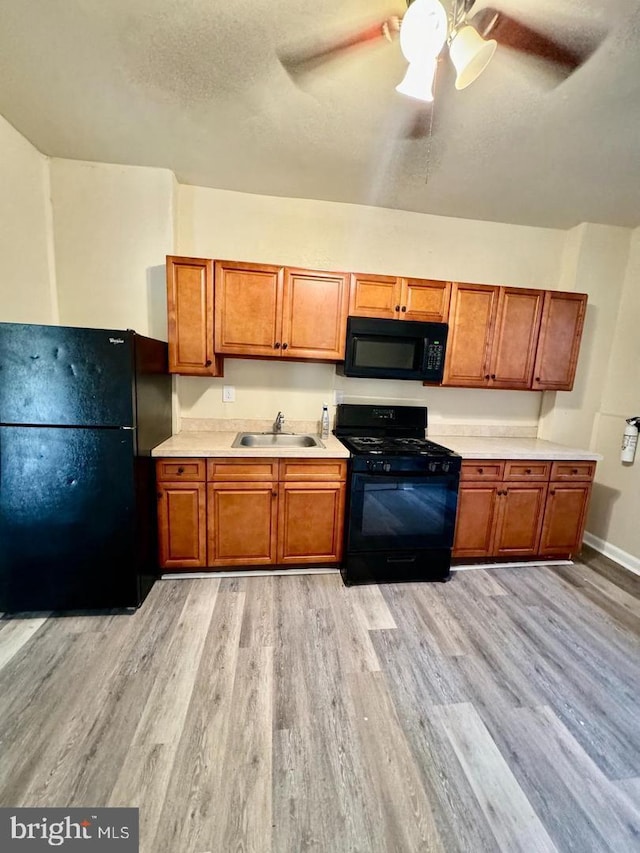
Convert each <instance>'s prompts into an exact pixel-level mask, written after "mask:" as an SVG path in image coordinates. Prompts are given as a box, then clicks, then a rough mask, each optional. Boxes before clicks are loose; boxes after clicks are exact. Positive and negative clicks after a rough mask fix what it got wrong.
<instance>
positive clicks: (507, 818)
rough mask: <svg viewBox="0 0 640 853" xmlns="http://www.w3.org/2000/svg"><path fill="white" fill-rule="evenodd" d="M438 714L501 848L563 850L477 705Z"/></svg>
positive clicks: (542, 852)
mask: <svg viewBox="0 0 640 853" xmlns="http://www.w3.org/2000/svg"><path fill="white" fill-rule="evenodd" d="M436 713H437V715H438V718H439V720H440V723H441V725H442V727H443V728H444V730H445V732H446V733H447V737H448V738H449V740H450V741H451V744H452V745H453V748H454V749H455V752H456V755H457V757H458V760H459V762H460V764H461V765H462V767H463V769H464V771H465V774H466V776H467V778H468V779H469V782H470V784H471V786H472V787H473V790H474V792H475V795H476V797H477V799H478V801H479V803H480V805H481V807H482V810H483V812H484V814H485V817H486V819H487V821H488V823H489V825H490V826H491V829H492V831H493V833H494V835H495V837H496V840H497V842H498V847H499V849H500V850H501V851H505V853H516V851H517V853H554V851H556V850H557V848H556V847H555V845H554V844H553V842H552V840H551V838H550V837H549V834H548V833H547V831H546V829H545V828H544V825H543V824H542V822H541V821H540V819H539V817H538V816H537V814H536V813H535V811H534V810H533V808H532V806H531V804H530V802H529V800H528V799H527V797H526V796H525V794H524V792H523V791H522V788H521V787H520V785H518V782H517V781H516V779H515V777H514V775H513V773H512V772H511V770H510V768H509V765H508V764H507V762H506V761H505V759H504V758H503V756H502V755H501V753H500V751H499V750H498V748H497V746H496V744H495V741H494V740H493V738H492V737H491V735H490V734H489V732H488V730H487V727H486V726H485V724H484V723H483V721H482V719H481V718H480V716H479V715H478V712H477V711H476V710H475V708H474V707H473V705H472V704H471V703H469V702H466V703H462V704H460V705H448V706H445V707H442V708H438V709H436Z"/></svg>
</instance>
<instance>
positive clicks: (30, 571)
mask: <svg viewBox="0 0 640 853" xmlns="http://www.w3.org/2000/svg"><path fill="white" fill-rule="evenodd" d="M132 445H133V438H132V432H131V431H128V430H121V429H68V428H56V427H0V610H5V611H7V612H16V611H33V610H76V609H93V608H112V607H135V606H137V604H138V603H139V587H138V580H139V579H138V571H139V558H138V556H137V547H136V546H137V542H136V539H137V536H138V535H139V534H138V525H137V523H136V490H135V484H134V479H135V478H134V460H133V446H132Z"/></svg>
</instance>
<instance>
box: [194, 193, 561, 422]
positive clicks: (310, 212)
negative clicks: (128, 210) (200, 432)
mask: <svg viewBox="0 0 640 853" xmlns="http://www.w3.org/2000/svg"><path fill="white" fill-rule="evenodd" d="M563 250H564V232H561V231H555V230H552V229H545V228H526V227H521V226H512V225H504V224H499V223H491V222H474V221H471V220H461V219H448V218H445V217H438V216H427V215H422V214H416V213H408V212H406V211H398V210H387V209H381V208H372V207H363V206H360V205H348V204H337V203H331V202H320V201H312V200H309V199H287V198H272V197H266V196H255V195H248V194H244V193H235V192H228V191H224V190H211V189H204V188H201V187H186V186H181V187H180V188H179V195H178V239H177V252H178V254H182V255H194V256H196V257H216V258H229V259H234V260H247V261H259V262H263V263H286V264H289V265H300V266H304V267H310V268H314V267H317V268H320V269H329V270H332V269H333V270H357V271H362V272H375V273H388V274H397V275H408V276H418V277H424V278H428V277H433V278H438V279H458V280H462V281H475V282H484V283H490V284H505V285H518V286H523V287H540V288H555V287H557V285H558V280H559V277H560V272H561V267H562V260H563ZM225 384H230V385H233V386H234V387H235V388H236V402H235V403H223V402H222V386H223V385H225ZM335 391H339V392H342V393H343V394H344V395H346V398H352V397H357V398H367V399H371V398H376V399H397V400H399V401H401V402H413V403H414V404H422V405H425V404H427V405H428V406H429V407H430V417H431V423H432V427H433V432H435V431H436V430H437V428H438V424H450V423H452V422H456V423H462V424H465V423H474V422H475V423H477V422H481V423H486V424H511V425H517V426H534V427H535V426H537V422H538V415H539V409H540V396H541V395H540V394H537V393H534V392H529V393H528V392H505V391H491V392H489V393H487V392H483V391H469V390H465V391H458V390H455V389H442V388H434V389H427V388H423V387H422V385H421V384H420V383H418V382H389V381H383V382H372V381H368V380H358V379H345V378H342V377H336V376H335V371H334V369H333V367H332V366H331V365H313V366H311V365H300V364H270V363H265V362H249V361H242V360H239V359H227V360H226V362H225V378H224V379H211V380H189V379H183V378H180V379H179V381H178V394H179V400H180V407H181V411H182V414H183V415H184V416H185V417H196V418H200V417H204V418H206V417H223V418H245V417H251V416H257V417H273V416H274V415H275V414H276V412H277V411H278V410H279V409H281V410H282V411H284V412H285V414H287V416H288V417H291V418H294V419H297V418H301V419H304V418H314V417H319V416H320V410H321V406H322V403H323V402H327V403H328V404H330V405H333V403H334V399H335V398H334V392H335Z"/></svg>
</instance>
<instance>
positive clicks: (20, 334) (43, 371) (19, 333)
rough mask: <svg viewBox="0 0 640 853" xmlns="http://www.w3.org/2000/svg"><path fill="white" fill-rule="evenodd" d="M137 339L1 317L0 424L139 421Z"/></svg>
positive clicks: (128, 423)
mask: <svg viewBox="0 0 640 853" xmlns="http://www.w3.org/2000/svg"><path fill="white" fill-rule="evenodd" d="M132 339H133V335H132V333H131V332H122V331H110V330H105V329H76V328H71V327H68V326H36V325H25V324H19V323H0V424H38V425H49V424H52V425H66V426H132V425H134V423H135V420H134V403H133V398H134V387H133V386H134V383H133V343H132Z"/></svg>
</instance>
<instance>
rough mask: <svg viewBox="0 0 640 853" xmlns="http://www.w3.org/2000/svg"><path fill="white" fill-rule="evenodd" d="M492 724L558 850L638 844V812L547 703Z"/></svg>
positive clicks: (587, 852) (583, 851) (611, 850)
mask: <svg viewBox="0 0 640 853" xmlns="http://www.w3.org/2000/svg"><path fill="white" fill-rule="evenodd" d="M495 729H496V732H499V735H500V741H501V743H502V744H504V745H503V747H502V751H503V753H504V754H505V755H506V756H507V758H508V760H510V763H511V764H512V766H513V767H514V773H516V774H517V776H518V779H519V782H520V785H521V786H522V788H523V789H524V790H525V792H526V795H527V797H528V799H529V800H530V802H531V803H532V805H533V807H534V808H535V810H536V812H537V814H538V815H539V816H540V818H541V819H542V821H543V822H544V824H545V826H546V827H547V829H548V831H549V833H550V835H551V836H552V838H553V840H554V842H555V843H556V845H557V846H558V848H559V849H560V850H566V851H571V853H574V851H575V853H605V851H607V853H617V851H631V850H634V849H640V811H638V810H637V809H636V808H635V807H634V806H633V804H632V802H631V801H630V800H628V799H627V797H626V796H625V795H624V793H623V792H622V791H621V790H619V789H617V788H616V786H615V785H614V784H613V782H611V781H610V780H609V779H608V778H607V776H606V775H605V774H604V773H603V772H602V771H601V770H600V768H599V767H598V765H597V764H596V763H595V762H594V761H593V760H592V759H591V758H590V757H589V756H588V755H587V753H586V752H585V751H584V750H583V749H582V747H581V746H580V744H579V743H578V741H577V740H576V739H575V738H574V737H573V735H572V734H571V732H570V731H569V730H568V729H567V728H566V727H565V726H564V725H563V724H562V722H561V721H560V719H559V718H558V716H557V715H556V714H555V713H554V712H553V710H552V709H551V708H549V707H539V708H520V709H516V710H513V711H511V712H510V713H508V714H507V715H506V717H504V718H503V719H502V720H500V722H499V723H496V725H495Z"/></svg>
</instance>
